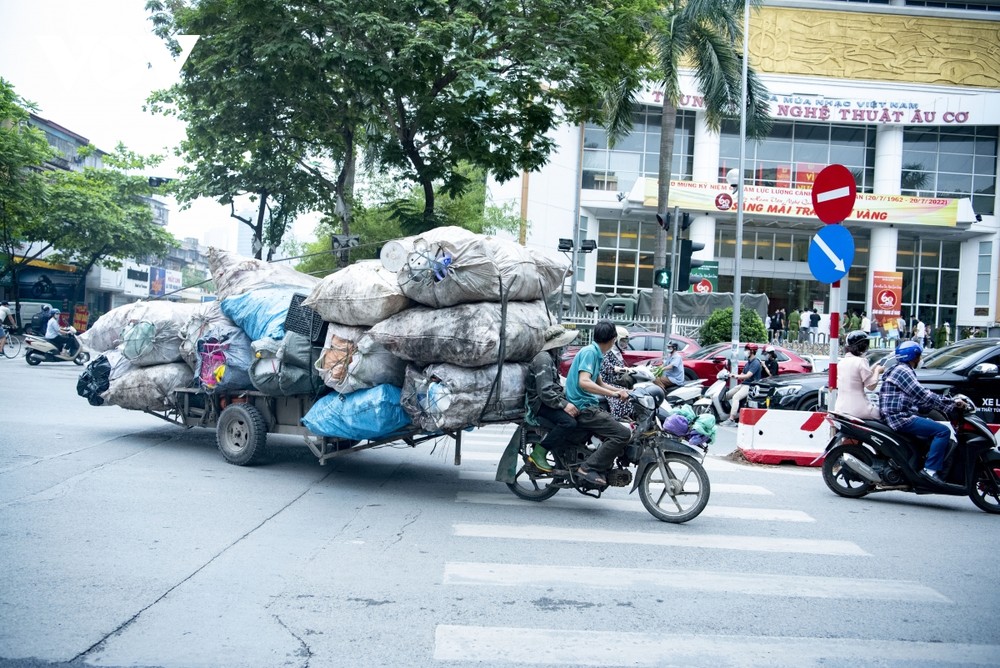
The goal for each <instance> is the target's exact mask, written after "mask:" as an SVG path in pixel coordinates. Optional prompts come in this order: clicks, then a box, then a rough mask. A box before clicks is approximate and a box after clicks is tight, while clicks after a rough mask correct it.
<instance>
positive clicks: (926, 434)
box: [898, 417, 951, 471]
mask: <svg viewBox="0 0 1000 668" xmlns="http://www.w3.org/2000/svg"><path fill="white" fill-rule="evenodd" d="M898 431H900V432H901V433H903V434H909V435H910V436H916V437H917V438H918V439H920V440H925V439H930V441H931V448H930V450H929V451H928V452H927V461H926V462H924V468H925V469H930V470H931V471H940V470H941V468H942V467H943V466H944V455H945V452H947V450H948V441H949V440H951V430H949V429H948V427H946V426H944V425H943V424H941V423H940V422H935V421H934V420H929V419H927V418H924V417H915V418H913V420H912V421H911V422H910V423H909V424H908V425H906V426H905V427H901V428H900V429H899V430H898Z"/></svg>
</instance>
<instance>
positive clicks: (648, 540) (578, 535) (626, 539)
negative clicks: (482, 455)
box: [452, 523, 871, 557]
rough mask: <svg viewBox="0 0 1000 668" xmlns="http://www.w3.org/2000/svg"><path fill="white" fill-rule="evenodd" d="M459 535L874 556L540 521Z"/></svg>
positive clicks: (829, 544) (810, 542)
mask: <svg viewBox="0 0 1000 668" xmlns="http://www.w3.org/2000/svg"><path fill="white" fill-rule="evenodd" d="M452 528H453V531H454V534H455V535H456V536H466V537H470V538H506V539H513V540H562V541H570V542H578V543H613V544H632V545H661V546H665V545H669V546H672V547H694V548H707V549H720V550H741V551H746V552H787V553H795V554H826V555H833V556H854V557H868V556H871V555H870V554H868V553H867V552H865V551H864V550H862V549H861V548H860V547H858V545H857V544H855V543H852V542H850V541H845V540H821V539H806V538H771V537H766V536H739V535H719V534H691V533H680V532H669V533H668V532H663V533H661V532H658V531H656V530H651V531H601V530H598V529H591V528H586V529H584V528H580V529H566V528H563V527H558V526H544V525H539V524H520V525H519V524H461V523H460V524H454V525H452Z"/></svg>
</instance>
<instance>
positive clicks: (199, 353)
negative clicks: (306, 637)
mask: <svg viewBox="0 0 1000 668" xmlns="http://www.w3.org/2000/svg"><path fill="white" fill-rule="evenodd" d="M209 264H210V268H211V271H212V277H213V279H214V281H215V285H216V291H217V294H218V297H219V299H218V301H214V302H208V303H205V304H193V305H192V304H178V303H172V302H166V301H150V302H136V303H134V304H128V305H125V306H121V307H118V308H116V309H113V310H112V311H109V312H108V313H106V314H104V315H103V316H101V318H99V319H98V320H97V322H96V323H95V324H94V326H93V327H91V328H90V329H89V330H88V331H87V332H85V333H84V334H82V335H81V340H82V341H83V343H84V345H85V346H87V347H88V348H90V349H92V350H93V351H95V352H96V353H100V356H98V357H97V358H96V359H95V360H94V362H92V363H91V365H90V366H88V368H87V369H86V370H85V371H84V373H83V374H82V375H81V377H80V380H79V382H78V386H77V390H78V393H79V394H80V395H81V396H83V397H85V398H87V399H88V401H89V402H90V403H91V404H93V405H98V406H100V405H116V406H119V407H122V408H126V409H130V410H141V411H145V412H148V413H150V414H153V415H156V416H158V417H160V418H162V419H165V420H168V421H170V422H173V423H175V424H178V425H182V426H184V427H208V428H215V429H216V432H217V440H218V445H219V450H220V451H221V452H222V454H223V456H224V457H225V458H226V459H227V461H229V462H232V463H234V464H240V465H243V464H250V463H254V462H257V461H259V460H260V459H261V458H262V457H263V456H264V453H265V450H266V445H267V434H269V433H273V434H298V435H302V436H304V437H305V439H306V444H307V445H308V446H309V447H310V449H311V450H312V451H313V453H314V454H315V455H316V456H317V457H318V459H319V461H320V462H321V463H325V462H326V461H327V460H329V459H331V458H333V457H337V456H341V455H343V454H347V453H350V452H356V451H358V450H363V449H368V448H373V447H377V446H379V445H384V444H387V443H392V442H397V441H398V442H403V443H406V444H408V445H411V446H412V445H416V444H418V443H421V442H424V441H427V440H430V439H437V438H440V437H442V436H450V437H451V438H453V439H454V440H455V443H456V448H455V463H456V464H458V463H460V458H461V434H462V432H463V431H464V430H466V429H468V428H470V427H477V426H482V425H485V424H491V423H500V422H519V421H520V420H521V419H522V417H523V413H524V383H525V374H526V362H528V361H530V360H531V358H532V357H533V356H534V355H535V354H536V353H537V352H538V351H539V350H541V348H542V344H543V339H544V332H545V329H546V328H547V327H548V326H549V325H550V323H551V321H552V316H551V314H550V313H549V311H548V308H547V306H546V304H545V297H546V295H550V294H555V293H557V292H558V291H559V290H560V286H561V284H562V280H563V278H564V277H565V274H566V272H567V269H568V267H567V266H566V264H565V263H564V262H562V261H561V260H555V259H551V258H549V257H547V256H544V255H541V254H538V253H536V252H534V251H532V250H530V249H526V248H524V247H521V246H519V245H517V244H516V243H513V242H510V241H506V240H501V239H496V238H492V237H486V236H482V235H477V234H473V233H471V232H468V231H467V230H464V229H461V228H456V227H445V228H436V229H434V230H431V231H429V232H427V233H425V234H423V235H420V236H415V237H409V238H405V239H400V240H398V241H393V242H390V243H388V244H386V245H385V247H384V248H383V251H382V253H381V257H380V260H370V261H361V262H357V263H355V264H352V265H350V266H348V267H346V268H344V269H341V270H340V271H337V272H335V273H333V274H331V275H329V276H327V277H326V278H324V279H322V280H320V279H317V278H314V277H311V276H308V275H306V274H302V273H300V272H297V271H295V270H294V269H292V268H290V267H287V266H285V265H282V264H272V263H265V262H261V261H259V260H253V259H247V258H242V257H238V256H236V255H233V254H230V253H227V252H224V251H219V250H216V249H210V251H209Z"/></svg>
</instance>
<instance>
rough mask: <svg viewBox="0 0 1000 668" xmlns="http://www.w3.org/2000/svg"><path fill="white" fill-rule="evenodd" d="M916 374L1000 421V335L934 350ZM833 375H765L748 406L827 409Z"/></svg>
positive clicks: (933, 387) (890, 360) (925, 382)
mask: <svg viewBox="0 0 1000 668" xmlns="http://www.w3.org/2000/svg"><path fill="white" fill-rule="evenodd" d="M893 362H894V358H885V359H883V360H882V363H883V364H884V365H885V366H887V367H888V366H890V365H891V364H892V363H893ZM992 367H996V368H992ZM916 374H917V379H918V380H920V382H921V383H922V384H923V385H924V386H925V387H927V389H929V390H931V391H933V392H944V391H946V390H949V389H950V390H951V393H952V394H964V395H966V396H968V397H969V398H970V399H972V400H973V401H974V402H975V404H976V406H977V407H978V409H979V411H978V412H979V415H980V416H981V417H982V418H983V419H984V420H986V422H988V423H991V424H998V423H1000V339H995V338H994V339H964V340H962V341H959V342H957V343H953V344H951V345H948V346H945V347H943V348H937V349H933V350H928V351H927V352H926V353H925V355H924V357H923V359H922V360H921V366H920V368H918V369H916ZM828 379H829V376H828V374H826V373H810V374H800V375H797V376H789V377H787V378H786V377H782V376H779V377H778V378H769V379H766V380H762V381H760V383H758V384H757V387H756V388H752V389H751V390H750V397H749V402H750V403H749V404H748V405H749V406H751V407H753V406H754V404H756V405H757V407H765V406H767V407H769V408H779V409H788V410H818V409H819V410H825V408H826V407H825V405H822V404H823V403H824V401H825V397H826V394H827V381H828Z"/></svg>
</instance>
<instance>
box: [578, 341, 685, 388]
mask: <svg viewBox="0 0 1000 668" xmlns="http://www.w3.org/2000/svg"><path fill="white" fill-rule="evenodd" d="M670 340H671V341H674V342H676V343H677V352H678V353H680V355H681V357H684V356H686V355H689V354H691V353H693V352H694V351H696V350H699V349H700V348H701V346H699V345H698V342H697V341H695V340H694V339H692V338H689V337H687V336H680V335H678V334H674V335H673V336H671V337H670ZM580 348H581V346H567V348H566V350H564V351H563V354H562V356H561V357H560V358H559V373H560V374H562V375H563V376H565V375H566V374H567V373H569V367H570V365H572V364H573V358H574V357H576V354H577V353H578V352H580ZM622 359H624V360H625V364H626V365H627V366H639V365H641V364H660V363H661V361H662V360H663V334H660V333H658V332H647V331H639V332H629V341H628V349H626V350H623V351H622ZM694 378H695V376H694V375H691V376H690V379H691V380H693V379H694Z"/></svg>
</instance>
